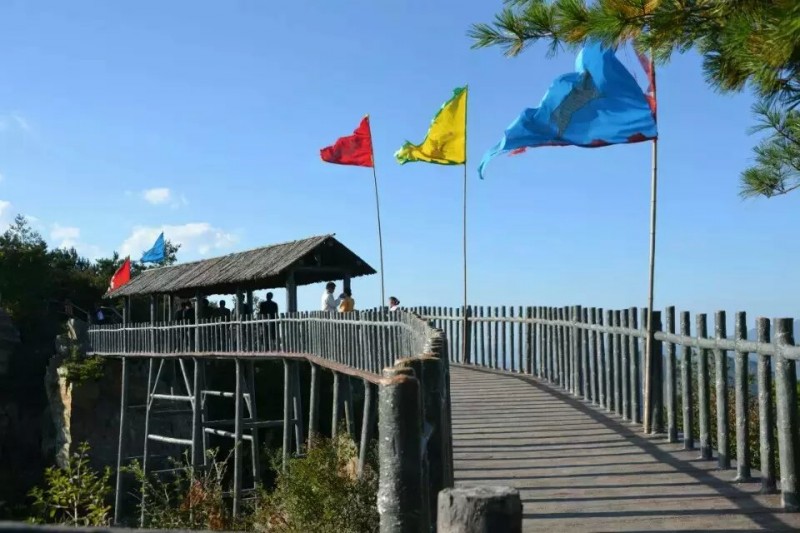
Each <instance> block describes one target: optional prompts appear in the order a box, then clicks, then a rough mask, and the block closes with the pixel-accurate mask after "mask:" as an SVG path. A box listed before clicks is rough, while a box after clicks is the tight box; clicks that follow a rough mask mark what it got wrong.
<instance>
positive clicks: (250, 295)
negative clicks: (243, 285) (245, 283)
mask: <svg viewBox="0 0 800 533" xmlns="http://www.w3.org/2000/svg"><path fill="white" fill-rule="evenodd" d="M245 296H246V297H247V300H246V301H247V309H249V310H250V315H251V316H254V315H255V314H256V310H255V307H254V306H253V291H247V293H245Z"/></svg>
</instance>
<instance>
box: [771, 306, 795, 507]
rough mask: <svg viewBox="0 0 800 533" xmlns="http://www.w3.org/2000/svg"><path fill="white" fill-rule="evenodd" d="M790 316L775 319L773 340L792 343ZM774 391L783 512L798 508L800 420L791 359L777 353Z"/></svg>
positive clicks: (793, 366) (793, 365) (780, 344)
mask: <svg viewBox="0 0 800 533" xmlns="http://www.w3.org/2000/svg"><path fill="white" fill-rule="evenodd" d="M793 322H794V321H793V320H792V319H791V318H776V319H775V320H774V323H775V343H776V344H777V345H778V347H779V348H783V347H786V346H794V334H793V331H792V330H793V327H794V323H793ZM775 394H776V395H777V402H776V403H777V412H778V426H777V427H778V456H779V458H780V466H781V503H782V504H783V508H784V509H786V510H787V511H798V510H800V495H799V494H798V490H800V485H799V484H800V432H799V430H800V422H799V421H798V413H797V374H796V373H795V362H794V361H793V360H791V359H787V358H786V357H784V356H783V355H781V354H780V352H779V353H778V355H777V356H776V357H775Z"/></svg>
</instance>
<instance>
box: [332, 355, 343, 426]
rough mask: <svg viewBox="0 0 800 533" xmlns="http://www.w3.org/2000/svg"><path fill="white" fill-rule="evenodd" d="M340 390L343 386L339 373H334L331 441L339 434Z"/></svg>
mask: <svg viewBox="0 0 800 533" xmlns="http://www.w3.org/2000/svg"><path fill="white" fill-rule="evenodd" d="M339 389H341V384H340V383H339V373H338V372H336V371H333V391H332V392H333V400H332V401H331V439H332V440H336V435H337V434H338V432H339V404H340V403H341V401H340V398H339Z"/></svg>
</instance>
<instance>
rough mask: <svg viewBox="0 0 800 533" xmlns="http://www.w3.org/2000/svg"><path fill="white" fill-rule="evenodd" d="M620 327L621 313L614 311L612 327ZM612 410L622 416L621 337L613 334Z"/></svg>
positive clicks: (622, 370)
mask: <svg viewBox="0 0 800 533" xmlns="http://www.w3.org/2000/svg"><path fill="white" fill-rule="evenodd" d="M621 326H622V312H621V311H614V327H615V328H619V327H621ZM613 337H614V410H615V411H616V413H617V415H619V416H623V411H622V374H623V372H624V371H625V369H624V368H623V366H622V335H620V334H619V333H614V334H613Z"/></svg>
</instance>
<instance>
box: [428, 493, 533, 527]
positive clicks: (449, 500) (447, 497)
mask: <svg viewBox="0 0 800 533" xmlns="http://www.w3.org/2000/svg"><path fill="white" fill-rule="evenodd" d="M438 507H439V509H438V521H437V527H436V531H437V533H494V532H497V533H521V532H522V500H521V499H520V497H519V491H518V490H517V489H513V488H511V487H494V486H481V487H458V488H453V489H445V490H443V491H441V492H440V493H439V502H438Z"/></svg>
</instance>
